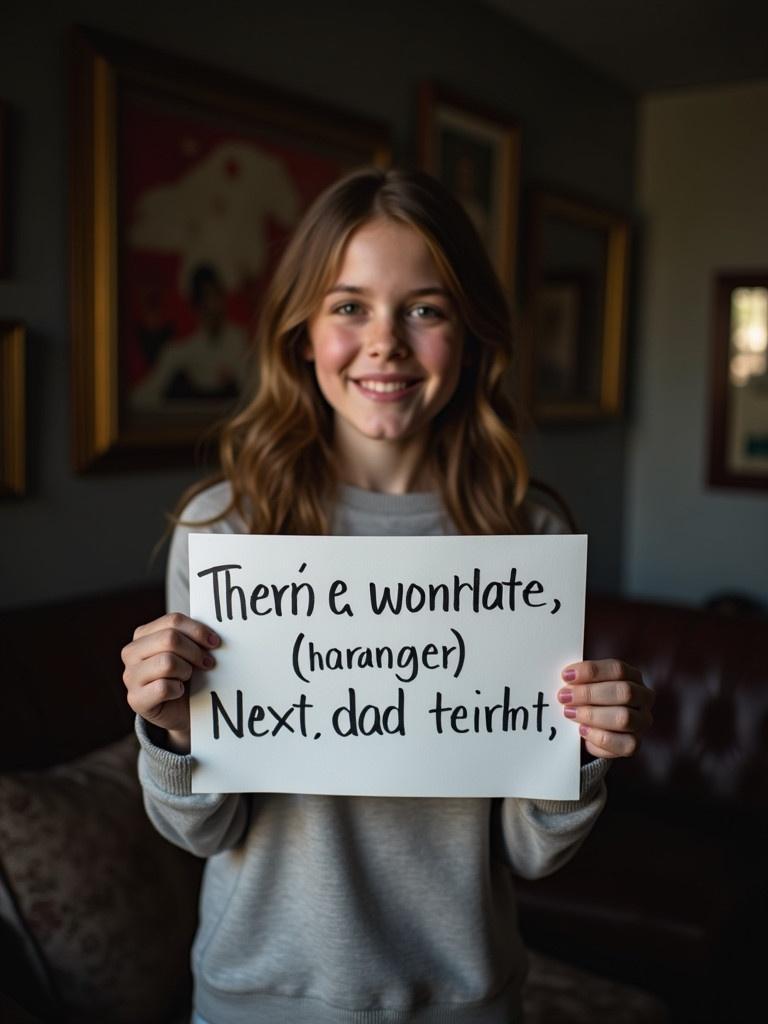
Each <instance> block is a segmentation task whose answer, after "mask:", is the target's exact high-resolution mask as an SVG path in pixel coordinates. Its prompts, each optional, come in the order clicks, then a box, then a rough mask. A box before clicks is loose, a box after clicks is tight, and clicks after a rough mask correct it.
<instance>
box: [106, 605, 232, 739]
mask: <svg viewBox="0 0 768 1024" xmlns="http://www.w3.org/2000/svg"><path fill="white" fill-rule="evenodd" d="M220 642H221V641H220V640H219V637H218V636H217V635H216V634H215V633H213V632H212V631H211V630H210V629H208V627H207V626H204V625H203V624H202V623H201V622H196V621H195V620H194V619H190V618H189V616H187V615H182V614H181V612H171V613H170V614H168V615H163V616H162V617H161V618H159V619H155V620H154V621H153V622H149V623H147V625H145V626H139V628H138V629H137V630H136V631H135V632H134V634H133V640H132V641H131V643H129V644H127V645H126V646H125V647H124V648H123V650H122V652H121V657H122V659H123V664H124V665H125V671H124V672H123V682H124V683H125V686H126V689H127V690H128V703H129V704H130V706H131V707H132V708H133V710H134V711H135V712H136V714H137V715H141V717H142V718H145V719H146V720H147V721H148V722H151V723H152V725H156V726H158V728H160V729H165V730H166V732H167V733H168V740H169V745H170V747H171V749H173V750H176V751H179V752H183V753H186V752H187V751H188V750H189V693H188V688H187V685H186V684H187V683H188V682H189V679H190V677H191V675H192V672H193V670H194V669H198V668H200V669H206V668H213V666H214V664H215V661H214V659H213V656H212V655H211V654H210V651H211V649H212V648H214V647H218V645H219V643H220Z"/></svg>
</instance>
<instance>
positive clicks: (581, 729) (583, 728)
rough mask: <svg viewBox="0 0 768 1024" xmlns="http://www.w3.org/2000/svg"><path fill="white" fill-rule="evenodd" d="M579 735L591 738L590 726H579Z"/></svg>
mask: <svg viewBox="0 0 768 1024" xmlns="http://www.w3.org/2000/svg"><path fill="white" fill-rule="evenodd" d="M579 733H580V734H581V735H582V736H589V726H588V725H580V726H579Z"/></svg>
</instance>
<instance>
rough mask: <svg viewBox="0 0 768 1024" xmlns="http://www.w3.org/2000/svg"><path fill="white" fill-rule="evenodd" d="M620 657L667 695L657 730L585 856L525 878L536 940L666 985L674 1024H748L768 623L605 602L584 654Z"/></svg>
mask: <svg viewBox="0 0 768 1024" xmlns="http://www.w3.org/2000/svg"><path fill="white" fill-rule="evenodd" d="M617 655H618V656H620V657H621V658H622V659H623V660H625V661H627V662H629V663H630V664H633V665H636V666H637V667H639V668H640V669H642V671H643V674H644V678H645V680H646V682H647V684H648V685H649V686H651V687H652V688H653V689H654V690H655V692H656V695H657V702H656V706H655V708H654V719H655V722H654V727H653V729H652V731H651V732H650V733H649V735H648V736H647V737H646V738H645V740H644V742H643V744H642V746H641V748H640V750H639V751H638V753H637V754H636V756H635V757H633V758H631V759H628V760H622V761H617V762H615V763H614V764H613V765H612V766H611V770H610V772H609V775H608V789H609V799H608V806H607V808H606V811H605V812H604V814H603V816H602V817H601V819H600V821H599V822H598V825H597V827H596V828H595V830H594V832H593V834H592V835H591V836H590V837H589V838H588V839H587V841H586V843H585V844H584V846H583V848H582V849H581V851H580V852H579V854H578V855H577V857H576V858H575V859H574V860H573V861H572V862H571V863H570V864H569V865H567V866H566V867H565V868H564V869H563V870H561V871H559V872H558V873H557V874H556V875H553V876H552V877H551V878H548V879H544V880H541V881H539V882H522V881H521V882H520V884H519V890H520V898H521V919H522V924H523V929H524V932H525V933H526V935H527V937H528V939H529V941H530V942H531V943H532V944H533V945H536V946H538V947H540V948H543V949H545V950H546V951H547V952H550V953H553V954H556V955H560V956H568V957H570V958H571V959H575V960H576V961H577V962H580V963H582V964H583V965H585V966H588V967H592V968H593V969H596V970H600V971H602V972H605V973H610V974H612V975H614V976H617V977H622V978H625V979H626V980H633V981H637V982H641V983H642V984H644V985H645V986H646V987H648V988H655V989H656V990H657V991H659V992H661V993H663V994H664V995H665V996H667V997H668V998H669V999H671V1000H672V1002H673V1004H674V1005H675V1018H674V1019H675V1022H678V1021H682V1020H690V1021H696V1022H698V1021H702V1022H703V1021H710V1020H711V1021H719V1020H722V1021H726V1022H729V1024H730V1022H732V1021H733V1022H738V1021H740V1020H750V1019H752V1018H751V1016H750V1015H749V1011H748V1010H747V1002H746V1001H747V1000H748V999H749V998H750V995H749V993H750V981H751V982H754V983H755V984H756V980H757V979H758V978H759V977H760V970H761V967H759V965H758V960H757V953H756V951H757V950H759V949H761V948H762V949H764V948H765V943H764V940H763V928H764V921H765V915H766V911H768V902H767V901H766V894H765V883H764V881H763V878H764V875H765V868H766V864H768V857H767V856H766V853H767V852H768V850H767V848H766V829H765V825H766V822H767V821H768V819H767V818H766V814H767V813H768V619H765V618H762V619H760V618H747V617H744V618H736V617H725V616H721V615H718V614H716V613H714V612H706V611H701V610H698V609H692V608H682V607H674V606H668V605H662V604H655V603H650V602H640V601H628V600H619V599H616V598H592V599H591V600H590V601H589V602H588V609H587V630H586V640H585V656H586V657H592V658H605V657H615V656H617ZM752 994H753V995H754V994H756V993H755V992H754V990H753V992H752ZM739 1001H741V1003H740V1002H739Z"/></svg>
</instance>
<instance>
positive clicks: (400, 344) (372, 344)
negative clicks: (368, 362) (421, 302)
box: [366, 317, 408, 360]
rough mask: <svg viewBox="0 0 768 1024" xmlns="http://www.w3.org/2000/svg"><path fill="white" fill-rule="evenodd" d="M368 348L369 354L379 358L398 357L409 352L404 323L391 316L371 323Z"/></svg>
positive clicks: (367, 342)
mask: <svg viewBox="0 0 768 1024" xmlns="http://www.w3.org/2000/svg"><path fill="white" fill-rule="evenodd" d="M366 349H367V351H368V355H369V356H378V358H379V359H382V360H386V359H398V358H402V357H403V356H405V355H407V354H408V341H407V339H406V337H405V329H404V328H403V325H402V324H400V323H398V321H397V320H396V319H394V318H391V317H386V318H382V319H381V320H379V321H377V322H374V323H372V324H371V325H370V331H369V334H368V338H367V339H366Z"/></svg>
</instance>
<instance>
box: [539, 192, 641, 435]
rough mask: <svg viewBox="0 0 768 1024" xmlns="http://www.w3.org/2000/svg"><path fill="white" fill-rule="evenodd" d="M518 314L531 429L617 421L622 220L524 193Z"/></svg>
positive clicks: (624, 274)
mask: <svg viewBox="0 0 768 1024" xmlns="http://www.w3.org/2000/svg"><path fill="white" fill-rule="evenodd" d="M527 205H528V225H527V265H526V287H525V302H524V316H523V324H524V328H523V335H524V339H525V345H524V348H525V352H524V358H523V378H524V381H525V388H524V390H525V404H526V406H527V407H528V410H529V413H530V415H531V417H532V419H533V420H534V421H536V422H538V423H557V422H560V423H574V422H588V421H594V420H601V419H610V418H616V417H618V416H620V415H621V414H622V412H623V405H624V372H625V362H626V321H627V288H628V264H629V243H630V225H629V220H628V218H627V217H625V216H624V215H623V214H620V213H618V212H616V211H614V210H610V209H608V208H606V207H602V206H599V205H598V204H596V203H594V202H593V201H590V200H584V199H582V198H579V197H573V196H569V195H565V194H562V193H559V192H557V191H551V190H548V189H545V188H534V189H532V190H531V191H530V194H529V201H528V204H527Z"/></svg>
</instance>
